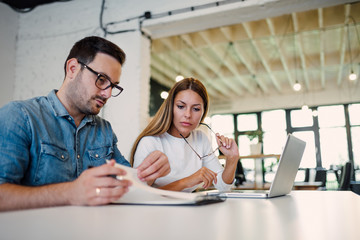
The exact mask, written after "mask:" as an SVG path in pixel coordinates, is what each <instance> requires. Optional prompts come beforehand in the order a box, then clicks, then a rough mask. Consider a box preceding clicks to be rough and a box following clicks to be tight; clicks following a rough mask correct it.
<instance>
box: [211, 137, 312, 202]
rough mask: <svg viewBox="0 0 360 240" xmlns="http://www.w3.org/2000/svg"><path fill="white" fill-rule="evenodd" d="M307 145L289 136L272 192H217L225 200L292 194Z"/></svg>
mask: <svg viewBox="0 0 360 240" xmlns="http://www.w3.org/2000/svg"><path fill="white" fill-rule="evenodd" d="M305 145H306V143H305V142H304V141H302V140H300V139H298V138H296V137H294V136H293V135H291V134H289V135H288V137H287V140H286V143H285V147H284V149H283V152H282V154H281V156H280V160H279V165H278V169H277V171H276V174H275V177H274V181H273V182H272V183H271V186H270V190H231V191H230V192H217V194H218V195H219V196H221V197H225V198H272V197H279V196H283V195H286V194H288V193H290V192H291V189H292V187H293V184H294V180H295V177H296V173H297V171H298V169H299V166H300V161H301V158H302V156H303V153H304V150H305ZM209 195H216V192H215V191H214V192H209Z"/></svg>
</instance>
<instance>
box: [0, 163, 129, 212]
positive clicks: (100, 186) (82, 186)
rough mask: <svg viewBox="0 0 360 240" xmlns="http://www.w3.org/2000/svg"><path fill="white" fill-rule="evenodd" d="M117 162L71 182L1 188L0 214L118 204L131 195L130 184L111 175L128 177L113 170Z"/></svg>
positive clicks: (100, 167) (93, 169) (121, 172)
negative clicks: (115, 202)
mask: <svg viewBox="0 0 360 240" xmlns="http://www.w3.org/2000/svg"><path fill="white" fill-rule="evenodd" d="M114 164H115V161H114V160H111V161H110V162H109V163H108V164H104V165H102V166H99V167H95V168H92V169H88V170H86V171H84V172H83V173H82V174H81V175H80V177H79V178H77V179H76V180H74V181H72V182H65V183H57V184H49V185H45V186H38V187H28V186H21V185H16V184H10V183H4V184H1V185H0V211H7V210H16V209H28V208H40V207H51V206H62V205H103V204H108V203H110V202H112V201H115V200H117V199H118V198H120V197H121V196H122V195H124V194H125V193H126V192H127V191H128V187H129V186H130V185H131V182H129V181H128V180H121V181H120V180H117V179H115V178H113V177H111V175H125V174H126V173H125V171H124V170H122V169H119V168H116V167H114Z"/></svg>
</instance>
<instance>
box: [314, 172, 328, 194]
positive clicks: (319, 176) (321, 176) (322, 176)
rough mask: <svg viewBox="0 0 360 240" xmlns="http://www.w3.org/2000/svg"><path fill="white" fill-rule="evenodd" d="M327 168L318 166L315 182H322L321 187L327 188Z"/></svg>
mask: <svg viewBox="0 0 360 240" xmlns="http://www.w3.org/2000/svg"><path fill="white" fill-rule="evenodd" d="M326 173H327V171H326V169H325V168H317V169H316V173H315V182H322V184H321V185H320V188H321V189H325V188H326Z"/></svg>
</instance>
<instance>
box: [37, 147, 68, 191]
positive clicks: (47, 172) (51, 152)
mask: <svg viewBox="0 0 360 240" xmlns="http://www.w3.org/2000/svg"><path fill="white" fill-rule="evenodd" d="M69 158H70V154H69V152H68V151H67V150H66V149H64V148H61V147H58V146H56V145H53V144H49V143H41V149H40V156H39V162H38V164H37V169H36V173H35V178H34V182H35V184H36V185H43V184H50V183H58V182H65V181H71V180H73V171H72V169H73V167H72V163H71V161H70V160H69Z"/></svg>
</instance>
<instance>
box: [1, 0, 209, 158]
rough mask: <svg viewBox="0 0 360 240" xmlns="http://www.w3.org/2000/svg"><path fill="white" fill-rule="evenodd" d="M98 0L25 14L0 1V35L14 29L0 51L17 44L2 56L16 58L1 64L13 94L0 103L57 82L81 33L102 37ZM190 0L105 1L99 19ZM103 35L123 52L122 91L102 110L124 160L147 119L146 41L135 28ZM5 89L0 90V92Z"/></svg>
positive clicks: (115, 18) (55, 5)
mask: <svg viewBox="0 0 360 240" xmlns="http://www.w3.org/2000/svg"><path fill="white" fill-rule="evenodd" d="M207 2H211V1H208V0H197V2H196V4H204V3H207ZM101 3H102V1H101V0H76V1H70V2H56V3H51V4H46V5H41V6H38V7H36V8H35V9H34V10H33V11H31V12H28V13H24V14H17V13H15V12H14V11H13V10H11V9H10V8H9V7H8V6H7V5H5V4H3V3H0V7H1V8H0V15H1V24H0V31H1V36H3V35H7V34H3V33H4V31H5V30H6V31H7V32H12V33H13V34H12V35H11V36H9V38H10V40H7V42H5V41H4V42H3V41H1V43H0V45H1V49H11V48H12V49H14V46H13V44H14V43H16V46H17V47H16V52H15V54H14V51H12V53H10V54H7V55H12V57H13V58H14V56H15V57H16V64H15V65H14V60H13V61H12V63H11V64H12V66H6V65H3V64H1V65H0V71H1V72H2V71H4V70H7V72H8V74H9V75H8V77H7V78H9V79H12V80H13V84H14V90H13V91H12V92H13V94H11V96H9V97H7V98H6V100H3V102H4V103H5V102H7V101H9V100H13V99H28V98H31V97H35V96H38V95H47V94H48V93H49V91H50V90H52V89H58V88H59V87H60V86H61V84H62V81H63V79H64V70H63V65H64V61H65V59H66V56H67V55H68V52H69V50H70V48H71V47H72V45H73V44H74V43H75V42H76V41H78V40H79V39H81V38H83V37H85V36H90V35H98V36H103V31H102V30H101V29H100V27H99V15H100V7H101ZM192 4H193V1H191V0H182V1H171V3H169V1H167V0H156V1H154V0H153V1H142V0H128V1H117V0H107V1H106V9H105V12H104V18H103V19H104V23H108V22H112V21H119V20H124V19H128V18H132V17H136V16H140V15H143V14H144V12H145V11H151V12H152V13H154V14H156V13H160V12H164V11H169V10H174V9H179V8H183V7H188V6H192ZM4 9H5V10H4ZM14 16H15V17H14ZM3 18H4V19H5V20H4V21H3ZM14 18H15V20H18V22H19V24H18V27H17V24H14V23H15V22H16V21H12V20H14ZM9 22H11V23H9ZM133 28H135V29H136V28H138V22H137V20H135V21H129V22H125V23H121V24H116V25H114V27H113V28H112V29H109V30H111V31H112V30H123V29H133ZM7 29H9V30H7ZM14 33H16V37H15V34H14ZM106 38H108V39H109V40H111V41H113V42H115V43H116V44H118V45H119V46H120V47H121V48H122V49H123V50H124V51H125V52H126V54H127V61H126V63H125V65H124V68H123V74H122V76H121V79H120V84H121V86H123V87H124V92H123V93H122V94H121V95H120V96H119V97H117V98H114V99H111V100H110V101H108V103H107V105H106V106H105V108H104V110H103V111H102V112H101V114H102V116H103V117H105V118H106V119H108V120H109V121H110V122H111V123H112V125H113V128H114V131H115V133H116V134H117V136H118V139H119V149H120V150H121V152H122V153H123V154H124V155H125V157H127V158H128V157H129V153H130V150H131V146H132V144H133V142H134V140H135V138H136V137H137V135H138V134H139V132H140V130H142V129H143V128H144V127H145V125H146V123H147V119H148V105H149V104H148V101H149V78H150V41H149V40H148V39H147V38H144V37H143V36H142V35H141V34H140V32H139V31H135V32H128V33H123V34H117V35H108V36H107V37H106ZM1 40H2V39H1ZM1 56H3V54H2V53H1ZM1 58H2V59H3V57H1ZM5 59H7V58H5ZM14 68H15V70H14ZM14 76H15V77H14ZM4 79H5V78H2V81H3V80H4ZM9 92H10V91H7V90H5V89H4V88H1V89H0V95H3V94H4V93H9ZM0 104H1V102H0Z"/></svg>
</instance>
